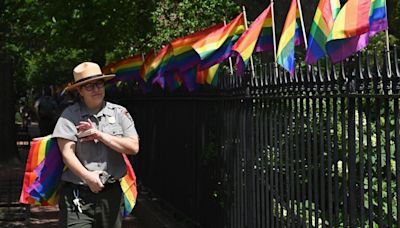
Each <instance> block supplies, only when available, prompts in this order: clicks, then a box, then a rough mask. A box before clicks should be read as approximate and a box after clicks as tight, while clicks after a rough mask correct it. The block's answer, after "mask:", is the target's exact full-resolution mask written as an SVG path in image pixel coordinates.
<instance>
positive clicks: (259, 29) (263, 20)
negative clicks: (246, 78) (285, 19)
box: [232, 5, 273, 74]
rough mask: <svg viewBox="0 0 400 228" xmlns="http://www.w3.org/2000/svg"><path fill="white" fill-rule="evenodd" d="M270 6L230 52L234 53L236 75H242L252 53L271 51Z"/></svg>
mask: <svg viewBox="0 0 400 228" xmlns="http://www.w3.org/2000/svg"><path fill="white" fill-rule="evenodd" d="M271 31H272V13H271V5H270V6H268V8H267V9H265V10H264V12H262V13H261V14H260V16H258V17H257V18H256V20H254V22H253V23H252V24H251V25H250V27H249V28H248V29H247V30H246V31H245V32H244V33H243V34H242V36H241V37H240V38H239V40H238V41H236V43H235V45H233V47H232V51H233V52H235V53H236V67H237V73H238V74H242V73H243V72H244V68H245V66H246V65H247V63H248V61H249V59H250V56H251V55H252V54H253V52H254V51H258V52H261V51H266V50H268V51H271V50H273V40H272V39H273V38H272V32H271Z"/></svg>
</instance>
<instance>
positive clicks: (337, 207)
mask: <svg viewBox="0 0 400 228" xmlns="http://www.w3.org/2000/svg"><path fill="white" fill-rule="evenodd" d="M337 107H338V98H337V96H334V97H333V111H332V113H333V142H334V147H333V162H334V175H333V177H334V180H333V181H334V188H333V198H334V199H335V204H334V213H333V214H334V217H333V225H334V227H339V211H340V199H339V170H338V161H339V136H338V133H339V132H338V115H339V114H338V111H337V110H338V108H337Z"/></svg>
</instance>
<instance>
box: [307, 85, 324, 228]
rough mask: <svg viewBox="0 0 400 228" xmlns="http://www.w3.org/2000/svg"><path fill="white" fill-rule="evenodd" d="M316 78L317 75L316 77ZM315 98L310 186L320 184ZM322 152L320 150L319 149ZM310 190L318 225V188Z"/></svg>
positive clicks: (315, 219) (315, 220) (313, 104)
mask: <svg viewBox="0 0 400 228" xmlns="http://www.w3.org/2000/svg"><path fill="white" fill-rule="evenodd" d="M317 78H318V77H317ZM317 112H318V111H317V99H316V98H315V95H313V98H312V113H313V114H312V115H313V116H312V132H311V133H312V140H313V143H312V144H313V150H312V155H311V157H310V158H308V159H310V160H311V162H312V165H311V166H310V167H309V169H310V171H311V172H312V173H313V174H314V175H312V176H311V178H312V179H310V180H311V186H320V185H319V184H318V149H319V148H318V129H317ZM320 152H322V151H320ZM311 192H312V193H313V194H312V195H313V198H312V199H313V200H314V201H312V200H311V199H310V204H309V206H310V207H311V203H314V224H315V226H316V227H318V204H319V200H318V198H319V196H318V192H319V191H318V189H316V188H315V189H314V188H311Z"/></svg>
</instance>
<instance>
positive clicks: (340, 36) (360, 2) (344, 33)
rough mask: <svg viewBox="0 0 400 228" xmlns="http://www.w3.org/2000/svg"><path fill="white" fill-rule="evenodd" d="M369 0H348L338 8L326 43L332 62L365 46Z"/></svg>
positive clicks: (340, 59)
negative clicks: (338, 10)
mask: <svg viewBox="0 0 400 228" xmlns="http://www.w3.org/2000/svg"><path fill="white" fill-rule="evenodd" d="M370 12H371V0H349V1H347V2H346V3H345V5H344V6H343V8H342V9H341V10H340V12H339V14H338V15H337V17H336V20H335V22H334V24H333V27H332V31H331V33H330V34H329V37H328V39H327V43H326V51H327V54H328V55H329V57H330V59H331V61H332V62H333V63H337V62H340V61H342V60H343V59H345V58H347V57H349V56H351V55H352V54H353V53H355V52H357V51H359V50H361V49H362V48H364V47H366V46H367V44H368V38H369V35H368V32H369V31H370V22H369V16H370Z"/></svg>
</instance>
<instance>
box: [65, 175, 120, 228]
mask: <svg viewBox="0 0 400 228" xmlns="http://www.w3.org/2000/svg"><path fill="white" fill-rule="evenodd" d="M74 193H75V196H74ZM75 198H79V199H80V200H79V201H80V205H81V209H82V212H79V211H78V207H77V206H76V205H75V204H74V203H73V200H74V199H75ZM59 207H60V214H59V219H60V221H59V227H77V228H78V227H79V228H89V227H94V228H97V227H107V228H108V227H115V228H117V227H118V228H119V227H121V225H122V210H123V196H122V190H121V186H120V184H119V182H118V181H117V182H116V183H113V184H107V185H106V186H105V188H104V189H103V190H102V191H101V192H99V193H93V192H92V191H90V189H89V188H88V187H87V186H77V185H74V184H70V183H67V184H64V186H63V187H62V189H61V191H60V199H59Z"/></svg>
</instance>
